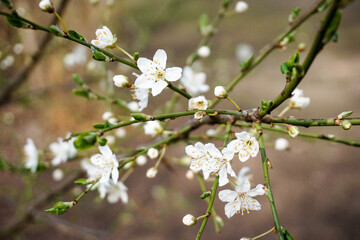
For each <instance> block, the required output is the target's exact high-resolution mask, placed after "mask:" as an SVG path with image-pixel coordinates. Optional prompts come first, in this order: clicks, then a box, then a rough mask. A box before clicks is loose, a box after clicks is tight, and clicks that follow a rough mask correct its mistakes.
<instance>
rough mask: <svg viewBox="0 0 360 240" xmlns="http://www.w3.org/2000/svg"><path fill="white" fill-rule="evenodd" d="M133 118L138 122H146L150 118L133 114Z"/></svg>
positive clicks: (142, 114)
mask: <svg viewBox="0 0 360 240" xmlns="http://www.w3.org/2000/svg"><path fill="white" fill-rule="evenodd" d="M131 116H132V117H133V118H134V119H135V120H138V121H144V120H147V118H148V116H147V115H146V114H144V113H132V114H131Z"/></svg>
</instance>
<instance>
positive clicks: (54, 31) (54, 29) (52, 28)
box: [49, 25, 65, 37]
mask: <svg viewBox="0 0 360 240" xmlns="http://www.w3.org/2000/svg"><path fill="white" fill-rule="evenodd" d="M49 30H50V32H51V33H52V34H54V35H55V36H60V37H63V36H65V34H64V32H63V31H61V30H60V28H59V27H58V26H56V25H51V26H50V27H49Z"/></svg>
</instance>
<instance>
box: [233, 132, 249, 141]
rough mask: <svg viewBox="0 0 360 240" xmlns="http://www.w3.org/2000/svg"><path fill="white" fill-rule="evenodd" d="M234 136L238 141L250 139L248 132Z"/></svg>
mask: <svg viewBox="0 0 360 240" xmlns="http://www.w3.org/2000/svg"><path fill="white" fill-rule="evenodd" d="M235 136H236V137H237V139H239V140H245V139H247V138H250V134H249V133H248V132H241V133H235Z"/></svg>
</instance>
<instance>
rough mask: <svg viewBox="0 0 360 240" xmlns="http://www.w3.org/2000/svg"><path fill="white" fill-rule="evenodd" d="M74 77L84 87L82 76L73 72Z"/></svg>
mask: <svg viewBox="0 0 360 240" xmlns="http://www.w3.org/2000/svg"><path fill="white" fill-rule="evenodd" d="M72 78H73V79H74V81H75V82H76V83H77V84H78V85H79V86H80V87H83V86H84V85H85V83H84V80H82V78H81V77H80V76H79V75H77V74H73V75H72Z"/></svg>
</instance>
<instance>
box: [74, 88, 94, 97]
mask: <svg viewBox="0 0 360 240" xmlns="http://www.w3.org/2000/svg"><path fill="white" fill-rule="evenodd" d="M72 92H73V94H75V95H77V96H80V97H86V98H88V99H89V98H90V93H89V91H87V90H86V89H73V90H72Z"/></svg>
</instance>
